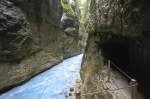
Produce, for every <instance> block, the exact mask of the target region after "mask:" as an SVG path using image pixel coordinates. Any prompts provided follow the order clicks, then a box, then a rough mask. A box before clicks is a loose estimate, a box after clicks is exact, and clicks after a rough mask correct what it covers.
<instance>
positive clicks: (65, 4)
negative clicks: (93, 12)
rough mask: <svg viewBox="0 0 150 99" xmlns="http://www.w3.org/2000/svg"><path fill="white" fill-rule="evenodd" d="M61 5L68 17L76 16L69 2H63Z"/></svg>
mask: <svg viewBox="0 0 150 99" xmlns="http://www.w3.org/2000/svg"><path fill="white" fill-rule="evenodd" d="M61 5H62V7H63V9H64V11H65V12H66V13H67V15H68V16H70V17H73V16H75V12H74V11H73V9H72V7H71V4H69V1H68V0H61Z"/></svg>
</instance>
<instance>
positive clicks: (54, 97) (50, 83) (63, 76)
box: [0, 54, 83, 99]
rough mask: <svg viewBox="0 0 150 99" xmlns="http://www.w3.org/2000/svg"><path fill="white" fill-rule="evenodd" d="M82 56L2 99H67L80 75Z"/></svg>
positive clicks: (56, 67) (67, 60) (17, 88)
mask: <svg viewBox="0 0 150 99" xmlns="http://www.w3.org/2000/svg"><path fill="white" fill-rule="evenodd" d="M82 56H83V55H82V54H81V55H77V56H74V57H72V58H69V59H66V60H64V61H63V62H62V63H60V64H58V65H56V66H54V67H53V68H52V69H50V70H47V71H46V72H43V73H41V74H39V75H38V76H36V77H34V78H32V79H31V80H30V81H28V82H27V83H25V84H24V85H21V86H19V87H16V88H14V89H12V90H10V91H9V92H7V93H4V94H3V95H1V96H0V99H65V95H66V94H68V91H69V88H70V87H71V84H72V83H73V82H74V81H75V79H76V77H77V75H79V72H80V68H81V61H82Z"/></svg>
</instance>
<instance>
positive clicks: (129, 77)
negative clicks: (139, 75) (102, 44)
mask: <svg viewBox="0 0 150 99" xmlns="http://www.w3.org/2000/svg"><path fill="white" fill-rule="evenodd" d="M109 61H110V63H111V64H112V65H111V66H113V67H115V68H116V69H117V70H118V71H119V72H120V73H121V74H123V75H124V76H125V77H126V78H128V79H129V80H132V79H133V78H132V77H131V76H129V75H128V74H127V73H126V72H124V71H123V70H122V69H121V68H119V67H118V66H117V65H116V64H115V63H114V62H112V61H111V60H109Z"/></svg>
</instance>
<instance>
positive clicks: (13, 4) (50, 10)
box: [0, 0, 81, 89]
mask: <svg viewBox="0 0 150 99" xmlns="http://www.w3.org/2000/svg"><path fill="white" fill-rule="evenodd" d="M73 1H74V3H75V4H76V0H73ZM68 4H69V5H71V7H72V10H73V11H74V13H75V14H74V15H73V16H68V15H66V16H65V17H66V19H64V18H63V15H64V14H63V13H65V10H64V8H63V6H62V4H61V0H0V75H1V76H0V89H2V88H5V87H8V86H11V85H14V84H18V83H20V82H22V81H24V80H26V79H29V78H30V77H31V76H33V75H35V74H37V73H38V72H40V71H42V70H44V69H47V68H49V67H51V66H52V65H54V64H55V63H58V62H59V61H61V60H62V59H63V57H68V56H71V55H74V54H76V53H79V52H80V49H81V47H80V44H79V41H80V38H79V36H78V34H79V33H78V27H79V11H78V10H79V9H78V6H77V5H73V4H71V3H68ZM70 19H71V20H70ZM70 23H71V24H72V25H71V26H70V27H69V26H67V25H68V24H70ZM65 26H66V27H65ZM69 28H70V30H69ZM66 29H68V30H67V31H66ZM68 31H69V32H68ZM69 33H73V35H70V34H69Z"/></svg>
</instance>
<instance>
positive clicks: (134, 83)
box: [131, 79, 138, 99]
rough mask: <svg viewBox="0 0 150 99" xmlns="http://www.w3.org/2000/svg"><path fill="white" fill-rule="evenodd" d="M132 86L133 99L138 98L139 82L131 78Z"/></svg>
mask: <svg viewBox="0 0 150 99" xmlns="http://www.w3.org/2000/svg"><path fill="white" fill-rule="evenodd" d="M131 86H132V89H131V91H132V93H131V99H138V83H137V81H136V80H135V79H131Z"/></svg>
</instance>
